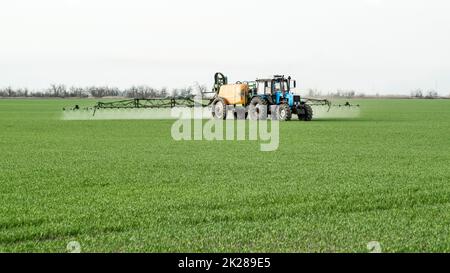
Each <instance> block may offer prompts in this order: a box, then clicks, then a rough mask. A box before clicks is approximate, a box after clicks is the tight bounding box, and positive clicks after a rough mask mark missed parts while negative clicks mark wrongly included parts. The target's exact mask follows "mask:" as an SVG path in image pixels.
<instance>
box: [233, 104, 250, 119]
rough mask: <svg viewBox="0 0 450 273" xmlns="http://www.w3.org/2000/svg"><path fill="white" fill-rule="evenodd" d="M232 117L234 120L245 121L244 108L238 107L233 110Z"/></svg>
mask: <svg viewBox="0 0 450 273" xmlns="http://www.w3.org/2000/svg"><path fill="white" fill-rule="evenodd" d="M233 115H234V119H247V116H248V112H247V110H246V109H245V107H242V108H241V107H239V108H235V109H234V112H233Z"/></svg>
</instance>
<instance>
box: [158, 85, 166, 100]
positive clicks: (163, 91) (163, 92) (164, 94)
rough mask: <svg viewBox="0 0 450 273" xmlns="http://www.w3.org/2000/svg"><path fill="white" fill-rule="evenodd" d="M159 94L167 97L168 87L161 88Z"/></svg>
mask: <svg viewBox="0 0 450 273" xmlns="http://www.w3.org/2000/svg"><path fill="white" fill-rule="evenodd" d="M159 95H160V97H161V98H166V97H167V88H166V87H163V88H161V91H159Z"/></svg>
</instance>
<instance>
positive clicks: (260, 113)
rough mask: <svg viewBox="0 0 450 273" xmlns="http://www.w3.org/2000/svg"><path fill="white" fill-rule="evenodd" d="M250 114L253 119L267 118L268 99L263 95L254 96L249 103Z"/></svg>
mask: <svg viewBox="0 0 450 273" xmlns="http://www.w3.org/2000/svg"><path fill="white" fill-rule="evenodd" d="M248 114H249V118H250V119H251V120H258V119H259V120H262V119H267V101H266V100H265V99H262V98H261V97H254V98H253V99H252V100H251V101H250V104H249V105H248Z"/></svg>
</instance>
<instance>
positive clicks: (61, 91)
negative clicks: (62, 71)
mask: <svg viewBox="0 0 450 273" xmlns="http://www.w3.org/2000/svg"><path fill="white" fill-rule="evenodd" d="M48 91H49V93H50V96H52V97H65V96H66V95H67V89H66V86H65V85H63V84H51V85H50V88H49V89H48Z"/></svg>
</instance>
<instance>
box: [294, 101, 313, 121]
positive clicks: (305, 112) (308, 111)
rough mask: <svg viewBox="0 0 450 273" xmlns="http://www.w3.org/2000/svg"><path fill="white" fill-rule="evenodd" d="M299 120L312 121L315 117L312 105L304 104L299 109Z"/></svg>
mask: <svg viewBox="0 0 450 273" xmlns="http://www.w3.org/2000/svg"><path fill="white" fill-rule="evenodd" d="M297 115H298V119H299V120H302V121H310V120H312V117H313V109H312V107H311V105H308V104H302V105H300V106H299V108H298V109H297Z"/></svg>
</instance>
